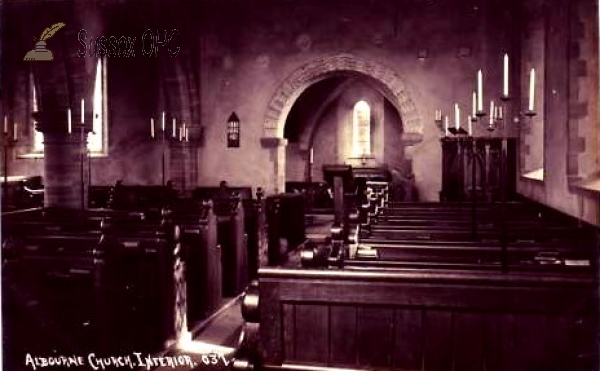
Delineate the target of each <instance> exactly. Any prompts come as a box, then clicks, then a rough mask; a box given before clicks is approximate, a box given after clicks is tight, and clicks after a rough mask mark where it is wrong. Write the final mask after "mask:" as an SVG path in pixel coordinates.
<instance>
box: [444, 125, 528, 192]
mask: <svg viewBox="0 0 600 371" xmlns="http://www.w3.org/2000/svg"><path fill="white" fill-rule="evenodd" d="M504 140H505V141H506V156H505V157H504V158H503V156H502V144H503V143H502V142H503V139H502V138H496V137H478V138H473V137H466V136H465V137H463V136H460V137H443V138H442V139H441V142H442V190H441V192H440V201H466V200H470V199H472V198H473V197H476V198H477V199H478V200H483V201H488V202H493V201H499V200H500V199H501V196H502V194H504V195H506V197H507V199H509V200H510V199H513V198H514V196H515V194H516V165H517V163H516V159H517V156H516V148H517V146H516V138H505V139H504ZM503 192H504V193H503Z"/></svg>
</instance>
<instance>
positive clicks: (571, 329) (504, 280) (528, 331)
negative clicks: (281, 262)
mask: <svg viewBox="0 0 600 371" xmlns="http://www.w3.org/2000/svg"><path fill="white" fill-rule="evenodd" d="M596 290H597V280H596V278H595V277H594V275H592V274H589V272H586V273H583V274H573V273H564V272H562V273H561V272H555V273H544V274H543V275H540V274H539V273H538V272H518V273H516V272H515V273H511V274H500V273H494V272H488V271H484V272H478V271H472V270H445V271H442V270H428V269H427V270H424V269H389V268H388V269H381V270H375V269H370V270H368V269H365V268H364V267H363V268H361V269H350V268H344V269H343V270H322V269H313V270H309V269H275V268H267V269H262V270H261V271H260V272H259V282H258V286H257V287H256V288H252V289H251V290H249V291H248V293H247V297H246V298H245V300H244V305H243V308H242V313H243V314H244V318H245V319H246V321H248V323H247V325H246V326H245V329H244V334H243V336H242V338H241V339H242V342H241V349H240V350H239V352H238V359H237V361H236V362H235V366H236V367H237V368H243V369H261V370H275V369H277V370H283V369H287V370H290V369H293V370H317V369H318V370H328V369H331V370H334V369H339V368H343V369H349V370H354V369H356V370H365V369H402V370H427V371H429V370H452V369H454V370H490V369H493V370H506V371H515V370H557V371H558V370H589V371H591V370H595V369H596V366H597V360H596V358H595V357H593V356H591V357H590V354H594V353H595V349H596V339H595V336H596V330H597V303H596V294H595V291H596ZM253 322H254V323H257V324H258V325H257V324H253ZM257 326H258V328H257Z"/></svg>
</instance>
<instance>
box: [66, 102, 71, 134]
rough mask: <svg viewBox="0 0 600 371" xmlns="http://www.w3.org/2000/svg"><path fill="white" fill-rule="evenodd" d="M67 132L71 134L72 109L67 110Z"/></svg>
mask: <svg viewBox="0 0 600 371" xmlns="http://www.w3.org/2000/svg"><path fill="white" fill-rule="evenodd" d="M67 131H68V132H69V134H71V109H70V108H69V109H67Z"/></svg>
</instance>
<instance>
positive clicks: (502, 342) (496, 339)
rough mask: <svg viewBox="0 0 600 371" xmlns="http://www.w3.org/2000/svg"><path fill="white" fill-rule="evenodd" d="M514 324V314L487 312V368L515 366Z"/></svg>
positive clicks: (500, 370) (491, 370)
mask: <svg viewBox="0 0 600 371" xmlns="http://www.w3.org/2000/svg"><path fill="white" fill-rule="evenodd" d="M514 326H515V321H514V315H512V314H501V313H489V314H487V318H486V323H485V327H486V330H485V340H484V360H485V369H486V370H489V371H509V370H511V369H512V368H513V367H514V362H515V358H514V357H513V350H514V346H515V344H514V332H515V329H514Z"/></svg>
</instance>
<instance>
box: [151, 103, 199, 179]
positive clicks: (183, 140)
mask: <svg viewBox="0 0 600 371" xmlns="http://www.w3.org/2000/svg"><path fill="white" fill-rule="evenodd" d="M167 116H168V115H167V113H166V112H164V111H163V112H162V114H161V119H160V128H157V126H156V123H155V120H154V118H153V117H152V118H150V138H151V139H152V140H156V141H157V142H158V143H159V144H160V147H161V174H162V175H161V179H162V185H163V186H164V185H166V156H167V155H166V151H167V147H168V146H171V145H173V144H175V143H179V144H181V146H186V145H192V144H197V143H199V142H200V141H201V139H202V130H201V129H200V128H197V127H190V126H189V125H187V124H186V122H185V121H180V122H178V120H177V118H175V117H174V116H172V117H171V120H170V121H169V122H170V124H169V123H168V122H167Z"/></svg>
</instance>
